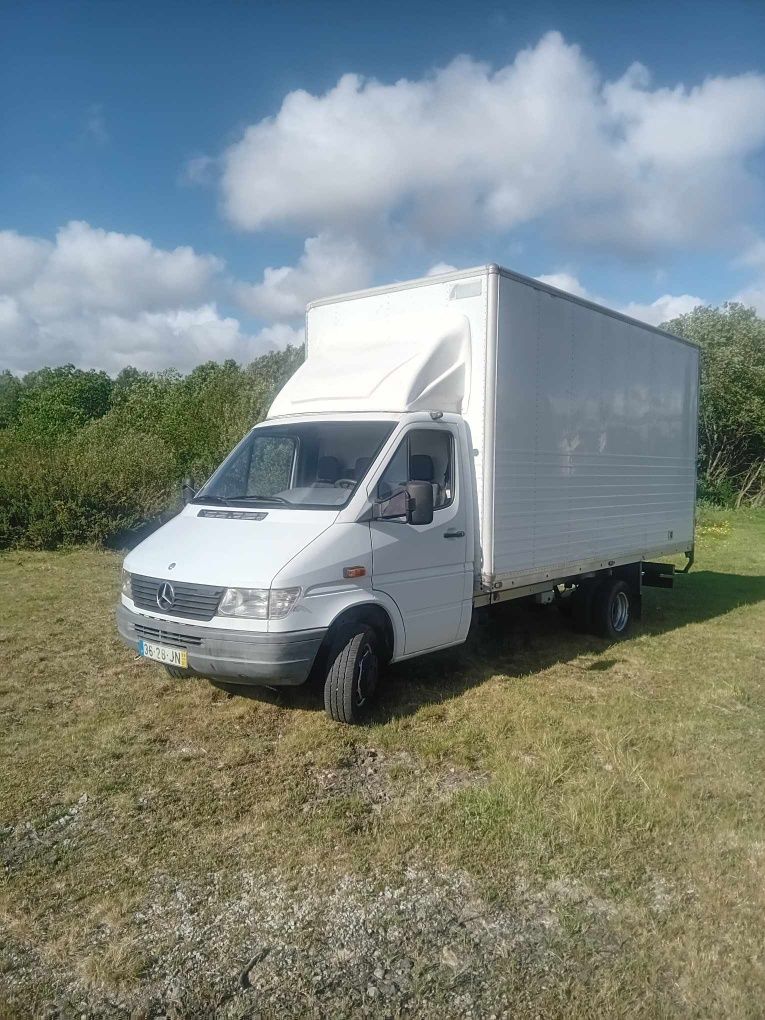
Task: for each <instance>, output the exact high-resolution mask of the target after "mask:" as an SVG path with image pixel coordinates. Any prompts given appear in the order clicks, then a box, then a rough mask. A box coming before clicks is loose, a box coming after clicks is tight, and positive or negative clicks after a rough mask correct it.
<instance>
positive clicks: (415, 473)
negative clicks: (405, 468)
mask: <svg viewBox="0 0 765 1020" xmlns="http://www.w3.org/2000/svg"><path fill="white" fill-rule="evenodd" d="M409 474H410V475H411V478H410V481H412V482H432V481H433V476H434V475H435V471H434V469H433V458H432V457H429V456H428V455H427V453H413V454H412V455H411V456H410V458H409Z"/></svg>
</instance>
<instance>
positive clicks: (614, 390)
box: [491, 278, 698, 585]
mask: <svg viewBox="0 0 765 1020" xmlns="http://www.w3.org/2000/svg"><path fill="white" fill-rule="evenodd" d="M498 316H499V340H498V352H497V399H496V403H497V416H496V432H495V451H494V472H495V486H494V514H493V516H494V547H493V561H492V571H491V573H492V575H493V577H492V580H496V579H497V578H499V579H501V580H502V581H503V585H507V584H518V583H524V582H526V581H528V580H529V579H530V578H533V579H543V578H544V577H546V576H565V575H566V574H567V573H576V572H577V570H580V569H588V566H589V565H591V564H592V563H593V562H595V561H598V560H602V559H603V558H606V559H609V558H613V559H617V558H623V557H625V556H632V555H634V558H635V559H639V558H641V557H647V556H653V555H657V554H661V553H666V552H673V551H682V550H684V549H687V548H689V547H690V546H691V545H692V543H693V515H694V501H695V467H696V465H695V451H696V415H697V407H696V400H697V371H698V351H697V350H696V349H695V348H693V347H690V346H688V345H686V344H682V343H680V342H676V341H673V340H671V339H670V338H668V337H666V336H663V335H661V334H658V333H653V332H651V331H650V330H648V329H643V328H641V327H640V326H639V325H636V324H633V323H630V322H626V321H624V320H621V319H618V318H615V317H613V316H609V315H606V314H604V313H601V312H599V311H597V310H596V309H592V308H588V307H586V306H582V305H580V304H577V303H575V302H573V301H569V300H567V299H566V298H564V297H559V296H556V295H553V294H550V293H548V292H545V291H543V290H537V289H536V288H534V287H531V286H529V285H527V284H524V283H521V282H519V281H515V280H512V279H506V278H501V280H500V298H499V311H498Z"/></svg>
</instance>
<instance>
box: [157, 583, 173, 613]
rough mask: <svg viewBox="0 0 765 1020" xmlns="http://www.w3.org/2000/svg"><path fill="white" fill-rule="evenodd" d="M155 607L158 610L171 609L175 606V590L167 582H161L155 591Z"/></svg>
mask: <svg viewBox="0 0 765 1020" xmlns="http://www.w3.org/2000/svg"><path fill="white" fill-rule="evenodd" d="M157 605H158V606H159V608H160V609H172V608H173V606H174V605H175V588H173V586H172V584H170V582H169V581H163V582H162V584H161V585H160V586H159V588H158V589H157Z"/></svg>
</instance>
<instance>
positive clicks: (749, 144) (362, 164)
mask: <svg viewBox="0 0 765 1020" xmlns="http://www.w3.org/2000/svg"><path fill="white" fill-rule="evenodd" d="M0 28H1V29H2V31H0V89H1V90H2V92H1V94H2V99H3V102H2V104H1V106H0V139H2V150H1V151H2V161H1V162H0V231H2V233H0V365H2V366H3V367H5V366H8V367H11V368H12V369H13V370H14V371H25V370H28V369H30V368H35V367H38V366H39V365H40V364H43V363H56V362H60V361H70V360H71V361H74V362H75V363H78V364H82V365H84V366H88V365H94V366H97V367H104V368H107V369H108V370H109V371H117V370H118V369H119V367H120V366H121V365H123V364H126V363H133V364H138V365H140V366H142V367H149V368H161V367H165V366H167V365H171V364H175V365H178V366H179V367H181V368H184V369H186V368H189V367H190V366H191V365H193V364H194V363H196V362H198V361H200V360H204V359H205V358H206V357H214V358H219V357H226V356H233V357H237V358H239V359H242V360H246V359H247V358H248V357H251V356H254V355H256V354H258V353H261V352H262V351H263V350H265V349H268V348H269V347H271V346H273V345H277V346H278V345H280V344H283V343H285V342H287V341H289V340H295V341H299V339H300V308H301V307H302V305H303V304H304V302H305V300H307V299H310V298H312V297H316V296H321V294H323V293H326V292H327V291H330V292H331V291H332V290H335V289H351V288H354V287H356V286H365V285H367V284H369V283H382V282H387V281H388V280H392V279H397V278H404V277H407V276H412V275H421V274H423V273H425V272H427V271H428V270H429V269H430V268H431V267H433V266H436V265H439V264H447V265H455V266H466V265H473V264H477V263H481V262H485V261H500V262H503V263H505V264H507V265H510V266H512V267H513V268H515V269H518V270H520V271H521V272H526V273H528V274H530V275H535V276H540V275H541V276H545V277H547V278H550V279H552V280H553V281H554V282H558V283H561V284H563V285H565V286H568V287H570V288H571V289H575V290H580V291H581V292H584V293H587V294H589V295H591V296H593V297H595V298H597V299H600V300H604V301H605V302H607V303H609V304H612V305H614V306H617V307H620V308H626V309H628V310H630V311H632V312H633V313H634V314H638V315H641V316H643V317H645V318H647V319H650V320H652V321H658V317H663V316H664V315H665V314H668V313H672V312H677V311H682V310H686V309H687V308H688V307H692V305H693V303H694V300H695V299H702V300H704V301H709V302H714V303H718V302H721V301H724V300H728V299H730V298H736V297H741V298H743V299H744V300H747V301H749V302H750V303H753V304H755V305H757V306H758V307H759V308H760V311H761V312H763V313H765V242H763V237H765V201H764V199H763V190H762V186H763V184H765V4H763V3H762V2H732V3H731V2H728V3H725V4H722V3H715V4H713V3H705V2H697V3H672V4H670V3H667V2H665V3H653V2H643V3H639V4H636V3H620V2H611V3H578V4H577V3H573V2H569V3H544V2H543V3H536V4H534V5H531V4H520V3H518V4H509V3H507V4H495V5H488V6H481V7H472V8H471V7H469V6H468V5H465V4H464V3H463V4H456V3H451V2H449V0H442V2H440V3H411V2H410V3H407V4H404V3H396V2H391V3H386V4H381V5H374V6H372V5H360V4H358V3H353V4H351V3H331V4H330V3H325V4H318V3H313V4H298V3H281V4H278V3H243V2H240V3H233V2H231V3H227V2H222V0H221V2H217V3H203V2H195V3H193V4H188V3H183V4H182V3H175V2H168V3H160V4H148V3H140V2H134V3H129V4H128V3H124V4H120V3H114V2H110V3H87V4H86V3H67V2H56V3H54V2H50V3H26V4H16V5H5V6H4V9H3V12H2V14H0ZM460 55H463V59H462V60H461V61H458V62H457V63H456V64H455V63H454V61H455V59H456V58H458V57H459V56H460ZM635 64H639V65H642V66H641V67H639V68H635V66H634V65H635ZM630 69H631V70H630ZM348 75H356V76H358V77H356V78H348V77H347V76H348ZM402 80H403V81H402ZM396 82H400V83H401V84H399V85H398V86H396V85H395V83H396ZM338 83H340V84H338ZM301 90H302V91H301ZM661 299H666V300H664V303H663V304H662V303H659V302H660V301H661Z"/></svg>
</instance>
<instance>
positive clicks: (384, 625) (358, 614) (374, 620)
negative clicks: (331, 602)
mask: <svg viewBox="0 0 765 1020" xmlns="http://www.w3.org/2000/svg"><path fill="white" fill-rule="evenodd" d="M357 622H358V623H368V624H369V625H370V626H372V627H374V629H375V630H376V631H377V633H378V634H379V635H380V637H381V639H382V650H383V663H384V664H387V663H388V662H390V660H391V659H392V658H393V657H394V655H395V653H396V637H397V636H396V629H395V625H394V621H393V619H392V618H391V614H390V613H389V612H388V610H387V608H386V607H385V606H383V605H381V604H380V603H379V602H376V601H368V602H357V603H354V604H353V605H351V606H347V607H346V608H345V609H343V610H341V611H340V612H339V613H338V614H337V616H335V618H334V619H333V620H332V623H331V624H330V625H329V627H328V629H327V633H326V635H325V637H324V640H323V641H322V643H321V646H320V647H319V650H318V652H317V653H316V658H315V659H314V663H313V666H312V668H311V673H312V674H313V675H314V676H319V677H322V676H323V675H324V672H325V671H326V668H327V662H328V657H329V651H330V649H331V647H332V642H333V640H334V636H335V634H336V633H337V631H338V628H339V627H342V626H345V624H348V623H357ZM401 643H402V645H403V638H402V639H401Z"/></svg>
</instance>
